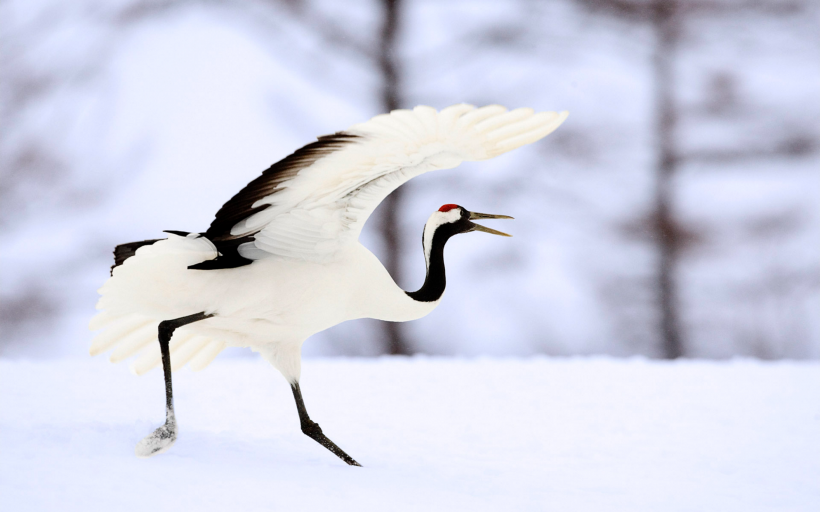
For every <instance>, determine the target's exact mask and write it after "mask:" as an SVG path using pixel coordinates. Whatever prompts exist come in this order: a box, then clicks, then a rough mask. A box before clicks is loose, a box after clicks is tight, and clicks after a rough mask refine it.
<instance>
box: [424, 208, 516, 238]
mask: <svg viewBox="0 0 820 512" xmlns="http://www.w3.org/2000/svg"><path fill="white" fill-rule="evenodd" d="M437 214H438V215H437ZM480 219H512V217H510V216H509V215H493V214H489V213H478V212H471V211H469V210H467V209H466V208H464V207H463V206H459V205H457V204H445V205H443V206H442V207H441V208H439V209H438V211H437V212H435V213H434V214H433V216H432V217H431V218H430V220H429V221H428V222H427V223H428V224H430V221H433V222H434V223H435V224H438V225H439V226H442V225H444V224H452V225H453V227H454V228H456V231H455V232H454V233H453V234H457V233H469V232H470V231H483V232H484V233H490V234H491V235H500V236H512V235H508V234H507V233H503V232H501V231H496V230H495V229H490V228H487V227H484V226H482V225H480V224H476V223H475V222H472V221H474V220H480Z"/></svg>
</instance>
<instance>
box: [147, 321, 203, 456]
mask: <svg viewBox="0 0 820 512" xmlns="http://www.w3.org/2000/svg"><path fill="white" fill-rule="evenodd" d="M212 316H213V315H206V314H205V313H204V312H203V313H197V314H195V315H189V316H183V317H181V318H175V319H173V320H165V321H163V322H160V324H159V329H158V330H157V331H158V333H157V334H158V338H159V349H160V351H161V352H162V371H163V373H164V374H165V424H164V425H162V426H161V427H159V428H158V429H156V430H155V431H153V432H152V433H151V434H149V435H148V436H147V437H145V438H143V440H142V441H140V442H139V443H137V448H136V454H137V456H138V457H150V456H151V455H156V454H158V453H162V452H164V451H165V450H167V449H168V448H170V447H171V445H173V444H174V442H175V441H176V440H177V420H176V416H175V415H174V389H173V386H172V385H171V351H170V349H169V344H170V342H171V337H172V336H173V335H174V331H175V330H176V329H177V328H179V327H182V326H183V325H188V324H190V323H193V322H198V321H199V320H205V319H206V318H210V317H212Z"/></svg>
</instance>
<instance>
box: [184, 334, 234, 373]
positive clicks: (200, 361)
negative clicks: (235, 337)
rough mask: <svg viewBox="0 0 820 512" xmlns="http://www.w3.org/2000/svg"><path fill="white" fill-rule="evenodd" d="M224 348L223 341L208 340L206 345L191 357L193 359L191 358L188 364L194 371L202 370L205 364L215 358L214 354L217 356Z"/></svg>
mask: <svg viewBox="0 0 820 512" xmlns="http://www.w3.org/2000/svg"><path fill="white" fill-rule="evenodd" d="M224 348H225V343H224V342H221V341H214V340H210V343H208V345H206V346H205V347H204V348H203V349H202V350H200V351H199V352H198V353H197V354H196V355H195V356H194V357H193V359H191V362H190V363H188V366H190V368H191V369H192V370H193V371H195V372H198V371H200V370H203V369H205V367H206V366H208V365H209V364H211V361H213V360H214V359H216V356H218V355H219V353H220V352H222V350H223V349H224Z"/></svg>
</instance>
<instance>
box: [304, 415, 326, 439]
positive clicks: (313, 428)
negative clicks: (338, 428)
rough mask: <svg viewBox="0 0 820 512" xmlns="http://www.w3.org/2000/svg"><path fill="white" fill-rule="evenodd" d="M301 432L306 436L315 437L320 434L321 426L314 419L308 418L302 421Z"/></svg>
mask: <svg viewBox="0 0 820 512" xmlns="http://www.w3.org/2000/svg"><path fill="white" fill-rule="evenodd" d="M302 433H303V434H305V435H306V436H308V437H311V438H313V439H316V437H318V436H321V435H322V427H320V426H319V424H318V423H316V422H315V421H313V420H310V419H308V420H307V421H303V422H302Z"/></svg>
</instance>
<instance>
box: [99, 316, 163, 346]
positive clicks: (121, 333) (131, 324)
mask: <svg viewBox="0 0 820 512" xmlns="http://www.w3.org/2000/svg"><path fill="white" fill-rule="evenodd" d="M150 322H151V319H150V318H146V317H144V316H139V315H128V316H125V317H120V319H118V321H117V322H116V323H113V324H112V325H110V326H109V327H108V328H107V329H105V330H104V331H102V332H101V333H99V334H98V335H96V336H95V337H94V339H93V340H92V341H91V348H90V349H89V350H88V352H89V353H90V354H91V355H92V356H96V355H97V354H102V353H103V352H105V351H106V350H108V349H110V348H111V347H113V346H114V345H116V344H117V343H118V342H119V341H120V340H121V339H123V337H125V336H127V335H129V334H131V333H132V332H134V331H136V330H137V329H139V328H141V327H143V326H145V325H147V324H148V323H150Z"/></svg>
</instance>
